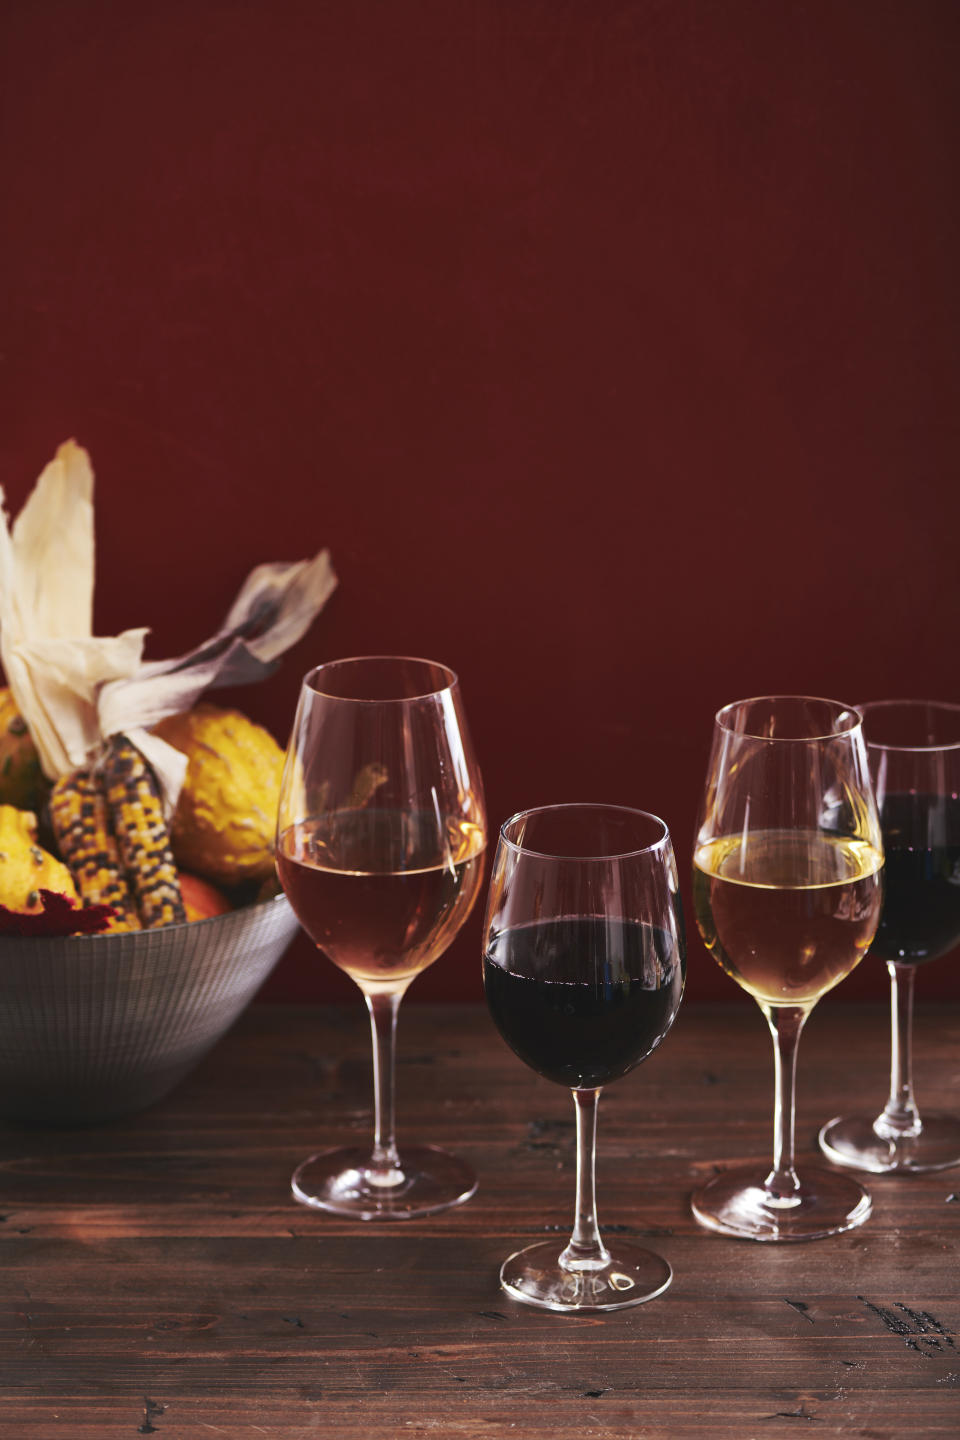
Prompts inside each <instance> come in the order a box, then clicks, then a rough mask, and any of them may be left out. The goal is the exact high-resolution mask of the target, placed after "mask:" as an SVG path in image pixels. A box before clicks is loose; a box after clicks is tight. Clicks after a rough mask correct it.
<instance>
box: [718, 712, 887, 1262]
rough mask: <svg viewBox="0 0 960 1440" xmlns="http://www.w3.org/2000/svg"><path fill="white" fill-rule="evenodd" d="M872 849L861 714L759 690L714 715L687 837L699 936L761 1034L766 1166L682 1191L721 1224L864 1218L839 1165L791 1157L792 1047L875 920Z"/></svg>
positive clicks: (785, 1231) (742, 1233)
mask: <svg viewBox="0 0 960 1440" xmlns="http://www.w3.org/2000/svg"><path fill="white" fill-rule="evenodd" d="M882 864H883V850H882V844H881V840H880V830H879V822H878V819H877V811H876V804H875V800H874V796H873V791H872V787H871V782H870V776H869V772H868V768H867V761H866V752H865V747H864V743H863V735H862V731H861V721H860V715H859V713H858V712H857V711H856V710H853V709H851V708H850V707H848V706H845V705H841V704H839V703H838V702H836V701H832V700H823V699H819V698H814V697H807V696H763V697H759V698H757V699H752V700H743V701H737V702H734V703H733V704H732V705H727V706H725V707H724V708H723V709H722V710H720V711H719V712H718V714H717V716H716V718H715V724H714V734H713V746H712V750H711V756H710V762H709V766H708V773H707V783H706V788H705V794H704V802H703V807H702V811H701V815H700V822H699V828H698V832H697V838H696V841H695V848H694V860H693V894H694V908H695V913H696V920H697V926H698V928H699V930H700V934H701V936H702V938H703V941H704V944H705V945H706V947H707V949H708V950H709V951H710V952H711V954H712V955H713V957H714V959H715V960H716V961H717V963H718V964H719V965H720V966H721V967H722V968H723V969H724V970H725V971H726V972H727V974H728V975H730V976H731V978H732V979H733V980H735V981H736V982H737V984H738V985H740V986H741V988H742V989H744V990H746V991H747V993H748V994H750V995H752V996H753V998H754V999H755V1000H756V1001H757V1004H758V1005H759V1006H760V1009H761V1011H762V1012H763V1014H764V1016H765V1017H766V1019H767V1022H768V1025H769V1027H770V1031H771V1034H772V1037H773V1041H774V1056H775V1101H774V1156H773V1167H772V1169H771V1170H770V1172H769V1173H768V1174H767V1175H766V1176H764V1175H763V1173H762V1171H761V1170H760V1169H759V1168H757V1169H752V1168H747V1169H742V1170H729V1171H724V1172H722V1173H721V1174H720V1175H718V1176H717V1177H716V1178H715V1179H714V1180H711V1181H710V1182H709V1183H708V1184H707V1185H705V1186H703V1187H702V1189H700V1190H699V1191H698V1192H697V1193H696V1194H695V1195H694V1197H693V1201H692V1207H693V1212H694V1215H695V1216H696V1218H697V1219H698V1220H699V1221H700V1222H701V1223H702V1224H703V1225H705V1226H707V1227H708V1228H709V1229H712V1230H716V1231H719V1232H721V1233H723V1234H726V1235H734V1236H739V1237H741V1238H746V1239H753V1240H766V1241H789V1240H812V1239H816V1238H819V1237H820V1236H824V1235H832V1234H836V1233H838V1232H839V1231H842V1230H847V1229H850V1228H852V1227H853V1226H855V1225H859V1224H862V1223H863V1221H864V1220H865V1219H866V1218H867V1216H868V1215H869V1213H870V1199H869V1196H868V1195H867V1194H866V1192H865V1191H864V1190H863V1188H862V1187H861V1186H860V1185H858V1184H857V1183H856V1182H855V1181H853V1180H852V1179H851V1178H850V1177H848V1176H845V1175H841V1174H838V1173H837V1172H835V1171H828V1170H824V1169H809V1168H808V1169H807V1170H806V1171H805V1175H804V1178H803V1179H802V1180H801V1178H800V1177H799V1176H798V1174H797V1171H796V1167H795V1163H794V1086H795V1077H796V1051H797V1043H798V1041H799V1037H800V1032H801V1030H802V1028H803V1025H804V1022H805V1021H806V1018H807V1016H808V1015H809V1013H810V1011H811V1010H812V1008H813V1006H814V1005H815V1004H816V1003H817V1001H818V1000H819V999H820V997H821V996H822V995H824V994H825V993H826V992H827V991H828V990H830V989H832V988H833V986H834V985H836V984H837V983H838V982H839V981H840V980H842V979H843V978H844V977H845V976H846V975H847V974H849V972H850V971H851V970H852V969H853V967H854V966H855V965H856V964H858V963H859V961H860V960H861V959H862V958H863V956H864V954H865V953H866V951H867V949H868V947H869V945H870V943H871V941H872V940H873V936H874V933H875V931H876V927H877V922H878V918H879V913H880V902H881V894H882V881H881V871H882Z"/></svg>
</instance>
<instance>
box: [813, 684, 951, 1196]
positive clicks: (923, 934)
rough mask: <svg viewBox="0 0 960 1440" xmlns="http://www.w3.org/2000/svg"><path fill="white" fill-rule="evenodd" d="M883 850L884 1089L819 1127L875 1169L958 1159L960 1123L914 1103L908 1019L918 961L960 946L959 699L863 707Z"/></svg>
mask: <svg viewBox="0 0 960 1440" xmlns="http://www.w3.org/2000/svg"><path fill="white" fill-rule="evenodd" d="M860 709H861V712H862V714H863V719H864V733H865V737H866V743H867V757H868V761H869V765H870V770H871V773H872V775H873V779H874V784H875V787H876V794H877V804H878V807H879V812H880V824H881V828H882V831H883V843H884V851H885V854H886V867H885V868H886V884H885V893H884V901H883V910H882V912H881V916H880V925H879V928H878V930H877V934H876V938H875V939H874V942H873V945H872V946H871V954H873V955H876V956H877V957H878V959H880V960H883V961H885V962H886V966H887V971H888V973H889V975H890V1008H891V1057H890V1094H889V1098H888V1100H887V1104H886V1106H885V1107H884V1109H883V1110H882V1111H881V1113H880V1114H879V1115H876V1116H870V1115H854V1116H838V1117H836V1118H835V1119H834V1120H831V1121H829V1122H828V1123H827V1124H826V1125H824V1127H823V1129H822V1130H821V1131H820V1148H821V1149H822V1150H823V1152H824V1154H825V1155H826V1156H828V1158H829V1159H831V1160H833V1161H834V1162H835V1163H836V1164H839V1165H847V1166H852V1167H855V1168H858V1169H862V1170H868V1171H872V1172H873V1173H875V1174H887V1173H891V1172H892V1173H896V1172H909V1171H918V1172H921V1171H928V1170H944V1169H947V1168H948V1167H949V1166H952V1165H956V1164H960V1119H958V1118H957V1117H956V1116H953V1115H937V1114H927V1115H925V1116H923V1117H921V1115H920V1111H919V1109H918V1108H917V1103H916V1100H915V1098H914V1094H913V1079H912V1069H913V1066H912V1039H913V1037H912V1028H913V1027H912V1015H913V994H914V982H915V979H916V973H917V967H918V966H920V965H924V964H926V963H927V962H928V961H931V960H936V959H939V958H940V957H941V956H943V955H946V954H947V953H948V952H949V951H951V950H953V949H954V947H955V946H956V945H957V944H960V705H952V704H946V703H942V702H939V701H932V700H877V701H871V702H869V703H868V704H865V705H862V706H861V707H860Z"/></svg>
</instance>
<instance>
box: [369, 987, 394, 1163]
mask: <svg viewBox="0 0 960 1440" xmlns="http://www.w3.org/2000/svg"><path fill="white" fill-rule="evenodd" d="M364 999H365V1000H366V1002H367V1009H368V1010H369V1011H370V1033H371V1037H372V1040H373V1106H374V1129H373V1153H372V1155H371V1156H370V1159H369V1160H368V1162H367V1177H366V1178H367V1180H368V1182H369V1183H371V1184H373V1185H399V1184H400V1183H401V1181H402V1180H403V1178H404V1176H403V1171H402V1169H401V1167H400V1156H399V1155H398V1154H397V1138H396V1118H395V1112H394V1072H395V1065H394V1057H395V1054H396V1036H397V1011H398V1010H399V1008H400V1000H401V993H398V992H396V991H394V992H393V993H391V994H387V995H365V996H364Z"/></svg>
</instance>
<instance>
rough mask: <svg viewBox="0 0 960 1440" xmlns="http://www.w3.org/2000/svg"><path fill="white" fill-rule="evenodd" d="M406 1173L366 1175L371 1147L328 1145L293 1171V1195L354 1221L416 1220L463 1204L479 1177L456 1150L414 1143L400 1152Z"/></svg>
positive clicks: (475, 1186)
mask: <svg viewBox="0 0 960 1440" xmlns="http://www.w3.org/2000/svg"><path fill="white" fill-rule="evenodd" d="M400 1162H401V1165H402V1166H403V1176H402V1179H401V1180H400V1182H399V1183H398V1184H396V1185H390V1186H385V1185H382V1184H380V1185H377V1184H373V1183H372V1182H371V1181H370V1179H369V1178H368V1172H367V1166H368V1165H369V1163H370V1152H369V1150H365V1149H361V1148H360V1147H359V1146H357V1147H356V1148H348V1149H343V1150H324V1151H323V1152H322V1153H321V1154H319V1155H311V1156H310V1158H309V1160H304V1162H303V1164H302V1165H300V1166H298V1168H297V1169H296V1170H295V1171H294V1173H293V1179H292V1180H291V1182H290V1188H291V1190H292V1191H293V1195H294V1199H296V1200H299V1201H300V1204H301V1205H308V1206H309V1207H310V1209H311V1210H327V1211H330V1212H332V1213H333V1214H334V1215H348V1216H349V1217H350V1218H351V1219H353V1220H413V1219H415V1218H416V1217H417V1216H418V1215H435V1214H436V1213H437V1212H438V1211H440V1210H449V1209H450V1207H451V1206H453V1205H462V1204H463V1202H464V1201H465V1200H469V1199H470V1196H471V1195H473V1194H474V1192H475V1191H476V1188H477V1177H476V1175H475V1174H474V1173H473V1171H472V1170H471V1169H470V1166H469V1165H465V1164H464V1162H463V1161H462V1160H458V1159H457V1157H456V1156H455V1155H449V1154H448V1153H447V1151H446V1150H439V1149H437V1147H436V1146H434V1145H412V1146H410V1147H409V1149H405V1150H404V1152H403V1154H402V1155H401V1157H400Z"/></svg>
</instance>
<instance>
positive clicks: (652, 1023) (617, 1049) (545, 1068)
mask: <svg viewBox="0 0 960 1440" xmlns="http://www.w3.org/2000/svg"><path fill="white" fill-rule="evenodd" d="M684 973H685V960H684V955H683V951H682V947H681V946H679V945H678V944H677V942H676V941H675V940H674V939H673V938H672V937H671V936H669V935H668V934H667V933H666V932H665V931H663V930H659V929H656V928H654V927H653V926H650V925H642V924H640V923H639V922H637V921H630V920H613V919H606V918H604V917H599V916H598V917H581V916H571V917H570V918H568V919H560V920H548V921H542V922H538V923H534V924H532V925H521V926H518V927H517V928H516V929H513V930H505V931H503V933H502V934H500V935H498V936H496V937H495V939H494V941H493V942H492V944H491V946H490V948H489V949H488V951H487V953H486V955H485V956H484V958H483V983H484V989H485V991H486V996H487V1005H488V1006H489V1008H490V1014H491V1015H492V1017H493V1021H494V1024H495V1025H496V1027H497V1029H498V1030H499V1031H500V1034H501V1035H502V1036H503V1038H504V1039H505V1040H506V1042H507V1044H508V1045H509V1046H510V1048H511V1049H512V1050H513V1051H514V1052H515V1053H516V1054H517V1055H519V1057H520V1059H521V1060H523V1061H524V1062H525V1063H526V1064H527V1065H529V1066H530V1067H531V1068H532V1069H534V1070H536V1071H537V1072H538V1074H540V1075H543V1076H545V1077H546V1078H547V1079H548V1080H555V1081H556V1082H557V1084H559V1085H566V1086H569V1088H570V1089H573V1090H594V1089H596V1088H598V1087H599V1086H601V1085H607V1084H609V1082H610V1081H611V1080H616V1079H618V1077H619V1076H621V1075H626V1073H627V1071H628V1070H632V1069H633V1067H634V1066H635V1065H638V1064H639V1063H640V1061H641V1060H645V1059H646V1057H647V1056H648V1055H649V1054H650V1052H651V1051H652V1050H654V1049H655V1048H656V1046H657V1045H659V1043H660V1041H661V1040H662V1039H663V1037H664V1035H666V1033H667V1031H668V1030H669V1029H670V1026H671V1025H672V1024H673V1021H674V1018H675V1017H676V1013H677V1009H678V1007H679V1005H680V996H681V995H682V993H683V980H684Z"/></svg>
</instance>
